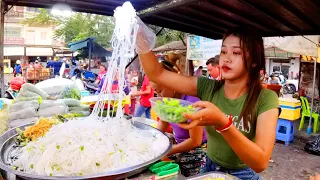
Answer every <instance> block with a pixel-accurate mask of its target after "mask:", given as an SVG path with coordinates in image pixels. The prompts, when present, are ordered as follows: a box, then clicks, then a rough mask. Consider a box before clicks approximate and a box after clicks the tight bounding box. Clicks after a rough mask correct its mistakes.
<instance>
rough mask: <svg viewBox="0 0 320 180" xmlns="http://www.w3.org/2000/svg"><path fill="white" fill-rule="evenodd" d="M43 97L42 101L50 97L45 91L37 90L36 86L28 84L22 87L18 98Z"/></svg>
mask: <svg viewBox="0 0 320 180" xmlns="http://www.w3.org/2000/svg"><path fill="white" fill-rule="evenodd" d="M37 95H38V96H41V97H42V99H47V98H48V97H49V95H48V94H47V93H46V92H44V91H43V90H41V89H39V88H37V87H36V86H35V85H33V84H30V83H26V84H23V85H22V88H21V90H20V92H19V94H18V96H17V97H34V96H37Z"/></svg>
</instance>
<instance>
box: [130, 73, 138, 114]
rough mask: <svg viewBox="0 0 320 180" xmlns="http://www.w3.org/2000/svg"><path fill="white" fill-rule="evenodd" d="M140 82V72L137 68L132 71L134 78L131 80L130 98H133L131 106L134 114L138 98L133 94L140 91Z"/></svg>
mask: <svg viewBox="0 0 320 180" xmlns="http://www.w3.org/2000/svg"><path fill="white" fill-rule="evenodd" d="M138 83H139V74H138V71H137V70H134V71H133V72H132V78H131V80H130V86H131V88H130V98H131V106H130V112H131V115H134V113H135V110H136V103H137V98H136V97H135V96H132V94H134V93H136V92H137V91H138Z"/></svg>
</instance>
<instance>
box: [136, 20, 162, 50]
mask: <svg viewBox="0 0 320 180" xmlns="http://www.w3.org/2000/svg"><path fill="white" fill-rule="evenodd" d="M137 23H138V25H139V30H138V32H137V39H136V52H137V53H138V54H146V53H147V52H149V51H151V50H152V49H153V48H154V47H155V45H156V41H157V36H156V34H155V33H154V32H153V31H152V30H151V29H149V28H148V26H147V25H145V24H144V22H142V21H141V19H140V18H139V17H137Z"/></svg>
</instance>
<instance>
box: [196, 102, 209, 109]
mask: <svg viewBox="0 0 320 180" xmlns="http://www.w3.org/2000/svg"><path fill="white" fill-rule="evenodd" d="M209 103H210V102H207V101H198V102H196V103H194V104H192V106H193V107H196V108H206V107H208V105H209Z"/></svg>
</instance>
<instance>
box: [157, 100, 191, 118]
mask: <svg viewBox="0 0 320 180" xmlns="http://www.w3.org/2000/svg"><path fill="white" fill-rule="evenodd" d="M153 109H154V111H155V112H156V113H157V115H158V116H159V117H160V119H161V120H164V121H167V122H174V123H179V122H186V121H187V120H186V119H185V118H184V117H183V114H184V113H194V112H195V111H196V109H195V108H193V107H192V106H191V105H181V101H180V100H179V99H173V98H170V99H168V98H163V99H162V101H161V100H157V101H156V104H155V106H154V108H153Z"/></svg>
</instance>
